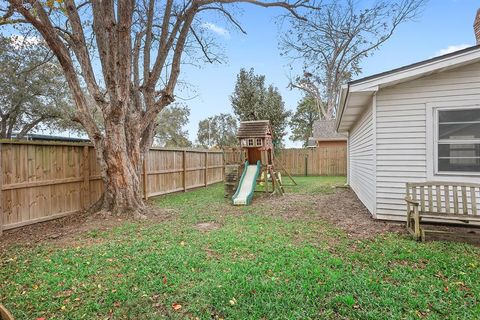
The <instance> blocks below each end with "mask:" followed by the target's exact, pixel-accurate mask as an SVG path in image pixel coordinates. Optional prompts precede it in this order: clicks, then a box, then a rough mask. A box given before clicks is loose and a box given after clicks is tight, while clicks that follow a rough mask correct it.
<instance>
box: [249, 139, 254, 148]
mask: <svg viewBox="0 0 480 320" xmlns="http://www.w3.org/2000/svg"><path fill="white" fill-rule="evenodd" d="M250 141H251V142H252V144H250ZM247 147H255V141H254V140H253V138H248V140H247Z"/></svg>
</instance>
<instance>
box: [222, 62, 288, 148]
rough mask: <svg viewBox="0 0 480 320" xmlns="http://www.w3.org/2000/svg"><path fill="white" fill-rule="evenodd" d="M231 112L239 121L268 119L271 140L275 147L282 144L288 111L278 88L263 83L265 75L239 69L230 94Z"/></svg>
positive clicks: (251, 70) (252, 70)
mask: <svg viewBox="0 0 480 320" xmlns="http://www.w3.org/2000/svg"><path fill="white" fill-rule="evenodd" d="M230 101H231V103H232V107H233V112H234V113H235V115H236V116H237V117H238V120H240V121H249V120H250V121H251V120H270V124H271V125H272V130H273V139H274V140H273V142H274V144H275V146H276V147H279V146H282V145H283V138H284V137H285V135H286V131H285V130H286V128H287V125H288V117H289V116H290V112H289V111H287V110H286V109H285V103H284V102H283V99H282V96H281V94H280V92H279V91H278V88H276V87H274V86H273V85H272V84H270V85H269V86H268V87H266V85H265V76H264V75H257V74H255V70H254V69H253V68H251V69H250V70H249V71H247V70H245V69H243V68H242V69H241V70H240V73H239V74H238V75H237V81H236V83H235V89H234V91H233V93H232V95H231V96H230Z"/></svg>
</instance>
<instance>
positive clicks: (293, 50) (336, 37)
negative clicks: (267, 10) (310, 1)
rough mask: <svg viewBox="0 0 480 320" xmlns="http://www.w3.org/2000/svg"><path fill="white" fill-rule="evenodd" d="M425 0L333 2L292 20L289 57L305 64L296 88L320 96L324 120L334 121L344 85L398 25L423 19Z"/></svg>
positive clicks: (284, 43)
mask: <svg viewBox="0 0 480 320" xmlns="http://www.w3.org/2000/svg"><path fill="white" fill-rule="evenodd" d="M425 2H426V0H376V1H373V2H370V1H368V2H367V1H355V0H346V1H344V0H332V1H329V2H324V3H323V5H322V9H321V10H311V11H309V12H308V13H307V14H306V19H305V20H297V19H290V21H289V22H290V24H289V27H290V28H291V30H289V31H290V32H287V33H285V35H284V36H283V37H282V40H281V47H282V49H283V51H284V54H285V55H287V56H289V57H290V58H291V59H293V60H299V61H300V62H301V63H302V64H303V72H302V74H300V75H298V76H296V77H295V78H294V79H293V80H292V81H291V87H294V88H298V89H300V90H303V91H304V92H305V93H307V94H309V95H311V96H312V97H314V98H315V100H316V101H315V102H316V107H317V108H318V110H319V113H320V117H321V118H322V119H332V118H334V116H335V107H336V103H337V101H338V95H339V92H340V88H341V86H342V84H344V83H346V82H348V81H349V80H351V79H352V77H353V76H356V75H358V74H359V73H360V72H361V67H360V63H361V62H362V60H363V59H364V58H366V57H368V56H369V55H371V54H373V53H374V52H375V51H376V50H378V49H379V48H380V46H381V45H382V44H384V43H385V42H386V41H387V40H388V39H389V38H390V37H391V36H392V35H393V34H394V32H395V31H396V30H397V28H398V26H399V25H400V24H402V23H404V22H406V21H409V20H412V19H414V18H415V17H417V16H418V14H419V12H420V9H421V7H422V6H423V4H424V3H425Z"/></svg>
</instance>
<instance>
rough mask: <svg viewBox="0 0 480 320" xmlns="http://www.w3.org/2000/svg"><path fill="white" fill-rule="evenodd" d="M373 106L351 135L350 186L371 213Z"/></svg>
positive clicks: (373, 195) (372, 196) (372, 202)
mask: <svg viewBox="0 0 480 320" xmlns="http://www.w3.org/2000/svg"><path fill="white" fill-rule="evenodd" d="M373 134H374V130H373V115H372V106H370V107H369V108H368V110H367V111H366V112H365V113H364V114H363V115H362V117H361V118H360V120H359V121H358V122H357V124H356V125H355V127H354V128H353V129H352V130H351V132H350V135H349V161H350V171H349V173H350V177H349V179H350V180H349V181H350V186H351V188H352V189H353V191H355V193H356V194H357V196H358V198H359V199H360V200H361V201H362V202H363V204H364V205H365V206H366V207H367V209H368V210H369V211H370V213H372V214H373V213H374V208H375V166H374V145H373V141H374V139H373Z"/></svg>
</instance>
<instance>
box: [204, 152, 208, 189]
mask: <svg viewBox="0 0 480 320" xmlns="http://www.w3.org/2000/svg"><path fill="white" fill-rule="evenodd" d="M207 175H208V151H205V187H206V186H208V176H207Z"/></svg>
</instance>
